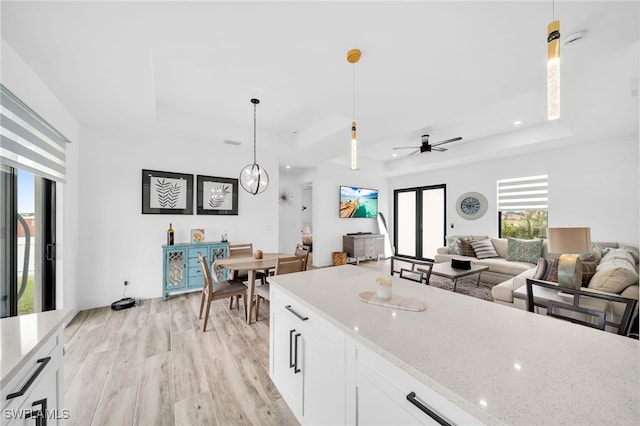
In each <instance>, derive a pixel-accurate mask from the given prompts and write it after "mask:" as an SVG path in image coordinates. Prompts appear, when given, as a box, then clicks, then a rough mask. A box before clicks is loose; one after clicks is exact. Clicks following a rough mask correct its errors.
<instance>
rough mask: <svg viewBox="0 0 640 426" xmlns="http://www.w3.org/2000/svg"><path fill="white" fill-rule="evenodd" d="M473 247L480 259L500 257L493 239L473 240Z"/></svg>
mask: <svg viewBox="0 0 640 426" xmlns="http://www.w3.org/2000/svg"><path fill="white" fill-rule="evenodd" d="M471 247H473V251H474V252H475V253H476V257H477V258H478V259H487V258H489V257H500V256H498V253H497V252H496V249H495V248H494V247H493V244H491V240H489V239H487V240H480V241H471Z"/></svg>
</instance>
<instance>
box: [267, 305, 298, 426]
mask: <svg viewBox="0 0 640 426" xmlns="http://www.w3.org/2000/svg"><path fill="white" fill-rule="evenodd" d="M269 309H270V313H269V334H270V335H269V337H270V345H269V374H270V376H271V380H273V383H274V384H275V385H276V387H277V388H278V391H279V392H280V394H281V395H282V398H283V399H284V400H285V401H286V402H287V404H288V405H289V408H290V409H291V411H292V412H293V414H294V415H295V416H296V418H297V419H298V421H301V416H302V405H301V404H302V373H301V371H299V372H298V373H296V371H298V370H297V369H296V367H295V362H294V361H295V359H294V349H295V346H296V340H297V344H298V345H301V334H302V333H301V332H300V328H299V327H298V324H296V322H295V321H294V318H293V317H292V316H291V314H290V313H289V312H288V311H287V310H286V309H285V307H284V305H283V304H282V303H279V300H278V299H277V297H274V296H272V297H271V303H270V306H269ZM299 354H300V351H298V355H299ZM298 364H302V360H301V359H300V358H299V359H298Z"/></svg>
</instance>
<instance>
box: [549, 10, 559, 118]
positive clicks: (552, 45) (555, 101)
mask: <svg viewBox="0 0 640 426" xmlns="http://www.w3.org/2000/svg"><path fill="white" fill-rule="evenodd" d="M547 53H548V55H547V118H548V119H549V120H555V119H557V118H560V21H553V22H551V23H550V24H549V26H548V35H547Z"/></svg>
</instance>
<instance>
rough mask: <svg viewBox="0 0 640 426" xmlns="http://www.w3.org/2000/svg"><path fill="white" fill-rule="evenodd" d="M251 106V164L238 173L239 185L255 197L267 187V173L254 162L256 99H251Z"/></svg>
mask: <svg viewBox="0 0 640 426" xmlns="http://www.w3.org/2000/svg"><path fill="white" fill-rule="evenodd" d="M251 103H252V104H253V164H249V165H247V166H245V167H244V168H243V169H242V171H241V172H240V185H242V189H244V190H245V191H247V192H248V193H250V194H253V195H256V194H260V193H262V192H264V191H265V190H266V189H267V186H269V175H268V174H267V171H266V170H265V169H264V168H263V167H260V165H259V164H258V163H257V162H256V106H257V105H258V104H259V103H260V101H259V100H258V99H251Z"/></svg>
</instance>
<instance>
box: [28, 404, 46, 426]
mask: <svg viewBox="0 0 640 426" xmlns="http://www.w3.org/2000/svg"><path fill="white" fill-rule="evenodd" d="M36 405H39V406H40V410H38V411H33V410H31V411H30V412H28V413H26V414H25V416H24V418H25V419H29V418H31V417H35V419H36V426H47V415H46V412H47V398H44V399H39V400H38V401H35V402H34V403H33V404H31V406H32V407H35V406H36Z"/></svg>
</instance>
